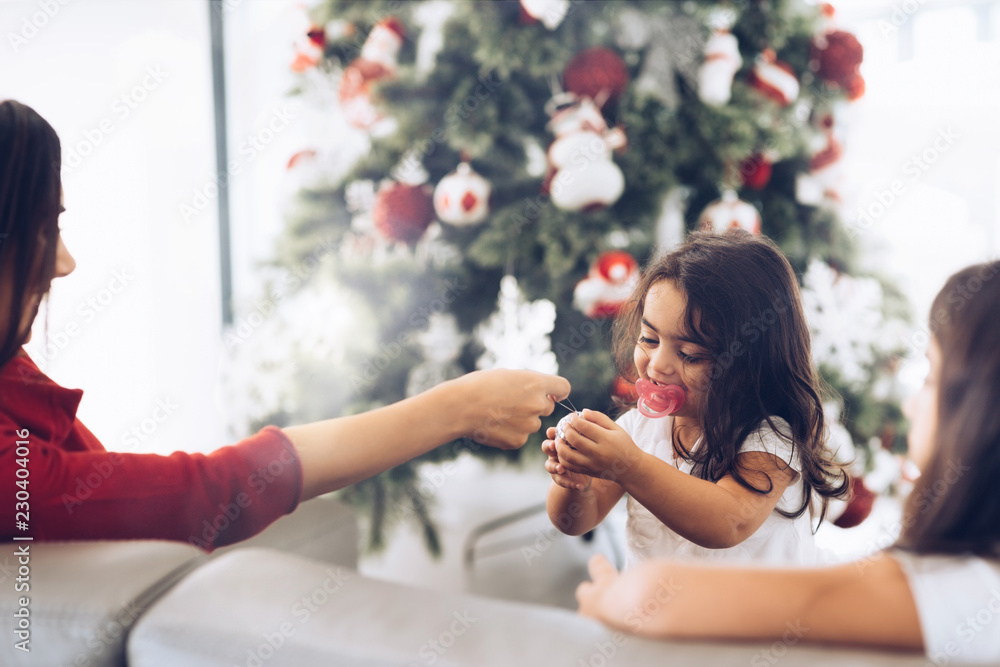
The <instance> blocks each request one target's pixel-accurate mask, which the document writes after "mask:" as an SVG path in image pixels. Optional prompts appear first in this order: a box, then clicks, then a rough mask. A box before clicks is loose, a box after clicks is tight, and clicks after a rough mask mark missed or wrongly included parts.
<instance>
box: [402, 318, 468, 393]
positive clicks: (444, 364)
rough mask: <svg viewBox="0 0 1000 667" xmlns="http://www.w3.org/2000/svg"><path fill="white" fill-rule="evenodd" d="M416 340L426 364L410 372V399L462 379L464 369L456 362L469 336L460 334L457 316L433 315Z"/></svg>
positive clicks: (417, 366)
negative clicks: (460, 377)
mask: <svg viewBox="0 0 1000 667" xmlns="http://www.w3.org/2000/svg"><path fill="white" fill-rule="evenodd" d="M416 338H417V342H418V343H419V344H420V349H421V350H422V351H423V353H424V361H422V362H421V363H419V364H417V365H416V366H414V367H413V369H412V370H410V374H409V376H408V377H407V380H406V395H407V396H415V395H417V394H419V393H422V392H424V391H427V390H428V389H430V388H431V387H435V386H437V385H439V384H441V383H442V382H446V381H448V380H452V379H454V378H457V377H459V376H460V375H462V373H463V371H462V367H461V366H459V365H458V364H457V363H456V360H457V359H458V355H459V354H461V352H462V345H464V344H465V336H463V335H462V333H461V332H460V331H459V330H458V324H457V322H456V320H455V316H454V315H452V314H450V313H432V314H431V316H430V317H429V318H428V322H427V328H426V329H424V331H422V332H421V333H419V334H417V336H416Z"/></svg>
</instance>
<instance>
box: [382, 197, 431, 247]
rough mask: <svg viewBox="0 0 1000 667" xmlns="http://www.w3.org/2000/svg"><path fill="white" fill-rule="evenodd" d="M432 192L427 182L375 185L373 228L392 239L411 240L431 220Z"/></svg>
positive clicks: (419, 234)
mask: <svg viewBox="0 0 1000 667" xmlns="http://www.w3.org/2000/svg"><path fill="white" fill-rule="evenodd" d="M432 192H433V191H432V189H431V188H430V186H427V185H405V184H403V183H390V184H389V185H386V186H383V187H381V188H379V191H378V194H377V195H376V197H375V206H374V207H373V208H372V220H373V221H374V222H375V228H376V229H378V230H379V231H380V232H381V233H382V234H383V235H384V236H385V237H387V238H389V239H392V240H393V241H400V242H402V243H414V242H415V241H417V240H418V239H419V238H420V237H421V236H423V235H424V232H425V231H427V226H428V225H430V224H431V221H432V220H434V203H433V201H432Z"/></svg>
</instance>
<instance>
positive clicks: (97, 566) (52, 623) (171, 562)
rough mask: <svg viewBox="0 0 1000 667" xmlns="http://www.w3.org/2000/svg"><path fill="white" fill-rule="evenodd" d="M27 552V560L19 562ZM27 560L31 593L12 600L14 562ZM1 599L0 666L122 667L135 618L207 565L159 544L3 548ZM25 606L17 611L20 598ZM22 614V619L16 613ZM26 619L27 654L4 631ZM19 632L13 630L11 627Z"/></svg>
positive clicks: (191, 551) (175, 546)
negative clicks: (188, 574)
mask: <svg viewBox="0 0 1000 667" xmlns="http://www.w3.org/2000/svg"><path fill="white" fill-rule="evenodd" d="M25 548H27V550H28V556H27V557H26V558H23V557H21V556H19V555H18V554H19V553H21V550H23V549H25ZM23 560H27V561H28V562H27V567H28V569H29V572H28V574H27V575H26V578H27V579H28V581H27V582H21V583H22V584H23V583H27V584H28V586H29V587H30V590H28V591H23V592H18V591H17V589H16V588H15V578H16V577H18V576H22V577H23V576H24V574H23V572H22V573H19V572H18V568H19V567H21V563H20V562H19V561H23ZM0 562H2V564H3V573H4V575H5V576H4V577H2V578H4V579H6V581H4V582H3V584H2V585H3V587H4V589H5V590H4V593H3V595H0V617H2V618H4V619H5V621H4V623H3V626H4V628H5V630H4V633H3V634H4V639H3V642H2V643H0V664H2V665H5V666H7V665H10V666H14V665H31V666H32V667H37V666H38V665H46V667H57V666H60V667H61V666H62V665H66V666H67V667H68V666H70V665H73V666H74V667H76V666H78V665H81V666H82V665H86V666H87V667H111V666H114V667H120V666H122V665H124V664H125V638H126V636H127V634H128V632H129V629H130V628H131V627H132V625H133V624H134V622H135V620H136V618H137V617H138V616H139V615H140V614H142V613H143V612H144V611H145V610H146V608H147V607H148V606H149V605H150V603H151V602H152V601H153V600H155V599H156V598H157V597H158V596H159V595H161V594H162V593H163V592H164V591H165V590H166V589H167V588H169V587H170V586H171V585H173V584H174V583H175V582H176V581H177V580H178V579H179V578H181V577H182V576H183V575H184V574H187V573H188V572H189V571H190V570H191V569H193V568H194V567H196V566H197V565H199V564H201V563H203V562H205V555H204V553H203V552H202V551H201V550H200V549H197V548H196V547H193V546H190V545H187V544H181V543H177V542H165V541H159V540H155V541H154V540H150V541H146V540H141V541H139V540H137V541H115V542H45V543H37V544H36V543H33V542H14V543H8V544H5V545H4V546H3V555H2V556H0ZM22 597H25V598H27V604H26V605H25V606H24V607H22V605H21V604H20V603H21V600H20V598H22ZM22 608H23V609H26V610H27V611H26V612H25V611H21V610H22ZM17 614H27V616H26V619H27V626H28V627H27V632H28V633H29V635H28V644H27V645H26V647H27V648H28V649H30V652H25V651H22V650H20V649H18V648H17V647H16V646H15V644H16V643H17V642H19V641H20V640H21V638H22V637H23V635H22V637H18V636H16V635H12V634H11V631H10V630H8V629H7V628H10V627H11V619H15V622H20V621H21V619H23V618H25V616H21V617H20V618H19V617H18V616H17ZM14 629H17V626H16V625H15V626H14Z"/></svg>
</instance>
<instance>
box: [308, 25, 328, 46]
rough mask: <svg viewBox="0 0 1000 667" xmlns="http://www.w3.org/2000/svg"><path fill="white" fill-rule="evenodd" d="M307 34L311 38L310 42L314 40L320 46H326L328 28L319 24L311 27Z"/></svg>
mask: <svg viewBox="0 0 1000 667" xmlns="http://www.w3.org/2000/svg"><path fill="white" fill-rule="evenodd" d="M306 36H307V37H308V38H309V41H310V42H312V43H313V44H315V45H316V46H318V47H319V48H321V49H322V48H323V47H324V46H326V30H324V29H323V28H321V27H319V26H318V25H314V26H312V27H310V28H309V32H307V33H306Z"/></svg>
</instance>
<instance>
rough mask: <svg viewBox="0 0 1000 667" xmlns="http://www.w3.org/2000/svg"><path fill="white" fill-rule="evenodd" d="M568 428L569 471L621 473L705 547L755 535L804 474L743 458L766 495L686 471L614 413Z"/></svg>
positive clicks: (768, 459) (626, 484)
mask: <svg viewBox="0 0 1000 667" xmlns="http://www.w3.org/2000/svg"><path fill="white" fill-rule="evenodd" d="M583 414H584V418H583V419H577V420H575V421H574V422H573V423H572V425H571V427H570V429H568V431H567V436H566V440H567V442H568V444H569V445H571V447H566V448H564V449H560V450H559V458H560V461H561V462H562V464H563V465H564V466H565V468H566V469H567V470H570V471H572V472H578V473H585V474H588V475H594V476H604V477H610V478H611V479H614V480H615V481H616V482H617V483H618V485H620V486H621V487H622V489H623V490H624V491H625V492H627V493H629V494H630V495H631V496H632V497H633V498H635V499H636V501H638V502H639V503H641V504H642V505H643V506H644V507H645V508H646V509H648V510H649V511H650V512H652V513H653V515H654V516H656V518H657V519H659V520H660V521H662V522H663V523H664V524H665V525H666V526H668V527H669V528H670V529H671V530H673V531H675V532H676V533H678V534H679V535H681V536H682V537H684V538H685V539H688V540H690V541H692V542H694V543H695V544H698V545H699V546H703V547H706V548H709V549H723V548H728V547H732V546H735V545H737V544H739V543H740V542H742V541H743V540H745V539H746V538H748V537H749V536H750V535H752V534H753V533H754V532H755V531H756V530H757V529H758V528H760V526H761V524H763V523H764V521H765V520H767V517H768V516H769V515H770V513H771V512H772V511H773V510H774V508H775V506H776V505H777V503H778V500H779V499H780V498H781V495H782V494H783V493H784V491H785V489H786V488H787V487H788V485H789V484H790V483H792V482H793V481H794V480H795V478H796V476H797V475H798V473H796V472H795V471H794V470H792V469H791V468H789V467H788V465H787V464H786V463H785V462H783V461H782V460H781V459H779V458H777V457H775V456H773V455H771V454H766V453H763V452H748V453H745V454H741V455H740V456H739V458H738V460H739V461H740V463H741V464H742V465H743V468H744V470H745V472H744V477H745V478H746V479H747V480H748V481H749V482H750V483H751V484H753V485H754V486H756V487H757V488H768V480H767V479H766V478H765V476H766V477H767V478H770V489H771V490H770V492H769V493H767V494H760V493H756V492H755V491H752V490H750V489H747V488H746V487H744V486H743V485H741V484H740V483H739V482H737V481H736V480H735V479H733V478H732V477H730V476H727V477H723V478H722V479H721V480H719V481H718V483H713V482H708V481H706V480H703V479H699V478H697V477H693V476H691V475H688V474H685V473H682V472H680V471H679V470H677V469H676V468H674V467H673V466H671V465H670V464H669V463H666V462H665V461H661V460H660V459H658V458H657V457H655V456H653V455H652V454H647V453H645V452H643V451H642V450H641V449H639V448H638V446H636V445H635V443H634V442H632V439H631V438H630V437H629V435H628V433H626V432H625V431H624V429H622V428H621V427H620V426H618V425H617V424H615V423H614V421H612V420H611V418H610V417H608V416H606V415H604V414H602V413H600V412H595V411H592V410H585V411H584V413H583Z"/></svg>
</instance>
